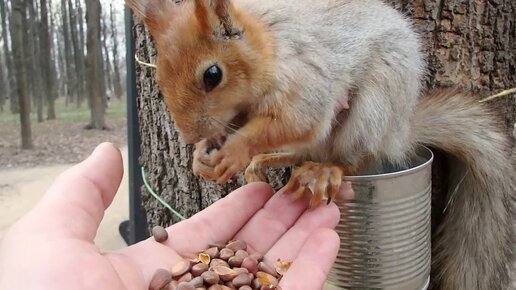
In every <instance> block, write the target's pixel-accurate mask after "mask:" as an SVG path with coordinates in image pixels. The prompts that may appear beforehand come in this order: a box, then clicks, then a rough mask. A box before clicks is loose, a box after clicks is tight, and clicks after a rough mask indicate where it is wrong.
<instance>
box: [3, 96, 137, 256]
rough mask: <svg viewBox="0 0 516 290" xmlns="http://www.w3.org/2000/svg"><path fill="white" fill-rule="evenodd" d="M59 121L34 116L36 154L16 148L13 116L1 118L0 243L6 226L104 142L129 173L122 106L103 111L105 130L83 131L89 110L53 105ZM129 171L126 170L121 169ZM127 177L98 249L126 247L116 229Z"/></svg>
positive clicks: (123, 213)
mask: <svg viewBox="0 0 516 290" xmlns="http://www.w3.org/2000/svg"><path fill="white" fill-rule="evenodd" d="M56 109H57V113H58V116H57V117H58V119H57V120H52V121H45V122H42V123H37V121H36V120H35V118H34V116H33V121H32V134H33V142H34V149H32V150H22V149H20V126H19V122H18V121H17V115H13V114H10V113H0V238H1V237H2V235H3V234H4V233H5V231H6V230H7V229H8V228H9V226H10V225H11V224H12V223H13V222H15V221H16V220H18V219H19V218H20V217H21V216H23V215H24V214H25V213H26V212H27V211H28V210H30V209H31V208H32V207H33V206H34V205H35V204H36V203H37V201H38V200H39V199H40V198H41V196H42V195H43V194H44V193H45V191H46V190H47V188H49V186H50V185H51V184H52V182H53V180H54V179H55V178H56V177H57V175H59V174H60V173H61V172H63V171H64V170H66V169H67V168H69V167H71V166H72V165H73V164H75V163H78V162H80V161H82V160H83V159H85V158H86V157H87V156H88V155H89V154H90V153H91V152H92V151H93V149H95V147H96V146H97V145H98V144H100V143H102V142H105V141H108V142H112V143H114V144H115V145H117V146H118V147H119V148H121V149H122V150H121V151H122V155H123V157H124V168H125V169H127V162H126V161H127V147H126V144H127V129H126V128H127V126H126V114H125V102H119V101H115V102H113V104H112V106H110V108H109V109H108V110H107V116H106V123H107V126H108V128H109V130H103V131H98V130H86V129H84V127H85V126H86V125H87V124H88V121H89V112H88V110H87V108H68V107H66V106H64V104H62V103H58V104H57V108H56ZM125 172H127V170H125ZM128 207H129V194H128V180H127V174H124V179H123V180H122V184H121V186H120V188H119V190H118V194H117V196H116V198H115V200H114V201H113V203H112V205H111V206H110V208H109V209H108V210H107V212H106V215H105V217H104V220H103V222H102V224H101V226H100V229H99V231H98V234H97V238H96V243H97V245H98V246H99V248H100V249H101V250H104V251H105V250H115V249H118V248H120V247H122V246H124V245H125V243H124V241H123V239H122V237H121V236H120V234H119V232H118V226H119V224H120V223H121V222H122V221H124V220H127V219H128V216H129V210H128Z"/></svg>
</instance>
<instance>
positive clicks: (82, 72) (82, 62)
mask: <svg viewBox="0 0 516 290" xmlns="http://www.w3.org/2000/svg"><path fill="white" fill-rule="evenodd" d="M75 7H76V9H77V19H78V20H79V21H77V25H78V26H79V30H78V31H77V33H78V34H79V53H78V57H77V60H76V61H77V62H78V63H77V65H78V71H79V73H78V82H79V88H80V89H79V91H80V92H81V95H80V96H79V103H82V102H83V101H84V98H85V94H86V93H87V89H86V58H85V55H86V52H85V50H84V47H85V41H84V36H85V34H84V22H85V15H84V13H83V8H82V1H80V0H76V1H75Z"/></svg>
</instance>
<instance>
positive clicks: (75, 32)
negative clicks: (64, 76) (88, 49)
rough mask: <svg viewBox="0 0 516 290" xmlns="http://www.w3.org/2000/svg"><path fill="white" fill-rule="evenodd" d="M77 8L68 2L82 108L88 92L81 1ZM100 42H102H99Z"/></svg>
mask: <svg viewBox="0 0 516 290" xmlns="http://www.w3.org/2000/svg"><path fill="white" fill-rule="evenodd" d="M75 5H76V7H74V6H73V2H72V0H68V9H69V15H70V39H71V42H72V49H73V58H74V59H73V63H74V68H75V84H76V86H77V87H76V90H77V100H76V101H77V107H80V105H81V104H82V102H83V100H84V95H85V94H87V92H86V80H85V75H86V72H85V65H84V40H82V41H81V38H84V37H83V36H82V33H84V31H83V29H82V26H83V21H84V19H82V15H81V14H82V13H79V12H82V8H80V7H81V6H80V5H81V3H80V1H76V2H75ZM99 41H100V40H99Z"/></svg>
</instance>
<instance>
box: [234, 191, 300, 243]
mask: <svg viewBox="0 0 516 290" xmlns="http://www.w3.org/2000/svg"><path fill="white" fill-rule="evenodd" d="M307 206H308V200H307V198H304V199H300V200H298V201H295V202H293V201H292V200H291V199H290V196H289V195H285V192H284V191H283V190H280V191H279V192H278V193H276V194H275V195H274V196H273V197H272V198H271V199H270V200H269V201H268V202H267V204H266V205H265V206H264V207H263V209H261V210H260V211H258V212H257V213H256V214H255V215H254V216H253V217H252V218H251V220H249V222H248V223H247V224H246V225H245V226H244V227H243V228H242V229H241V230H240V231H239V232H238V234H237V235H236V238H237V239H241V240H244V241H246V242H247V244H248V247H249V249H250V251H251V252H259V253H266V252H267V251H268V250H269V249H270V248H271V247H272V245H274V243H276V241H277V240H278V239H279V238H280V237H281V236H282V235H283V234H284V233H286V232H287V231H288V229H289V228H290V227H291V226H292V225H293V224H294V223H295V222H296V220H297V219H298V218H299V216H301V214H302V213H303V212H304V211H305V209H306V208H307Z"/></svg>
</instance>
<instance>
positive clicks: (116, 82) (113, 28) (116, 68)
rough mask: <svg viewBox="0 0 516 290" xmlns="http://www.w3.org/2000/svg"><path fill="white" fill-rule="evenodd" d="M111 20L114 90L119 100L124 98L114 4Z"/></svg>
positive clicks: (111, 8)
mask: <svg viewBox="0 0 516 290" xmlns="http://www.w3.org/2000/svg"><path fill="white" fill-rule="evenodd" d="M109 8H110V9H109V19H110V22H111V39H112V40H113V89H114V94H115V97H116V98H117V99H120V98H121V97H122V83H121V82H120V68H119V63H118V38H117V36H118V33H117V29H116V24H115V21H116V18H115V13H114V10H113V4H110V5H109Z"/></svg>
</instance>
